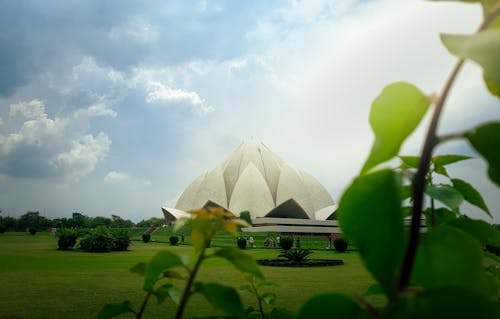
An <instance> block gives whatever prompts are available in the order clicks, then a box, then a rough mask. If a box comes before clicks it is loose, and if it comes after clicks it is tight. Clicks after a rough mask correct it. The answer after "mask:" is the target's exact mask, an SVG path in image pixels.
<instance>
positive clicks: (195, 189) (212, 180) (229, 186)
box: [162, 141, 337, 220]
mask: <svg viewBox="0 0 500 319" xmlns="http://www.w3.org/2000/svg"><path fill="white" fill-rule="evenodd" d="M208 204H209V205H211V206H212V205H218V206H221V207H223V208H225V209H228V210H229V211H231V212H233V213H234V214H236V215H239V214H240V213H241V212H242V211H249V212H250V215H251V217H252V218H258V217H275V216H279V217H280V218H287V217H288V218H307V219H312V220H326V219H331V218H330V216H331V215H332V214H333V213H334V212H335V211H336V208H337V205H335V203H334V201H333V199H332V197H331V196H330V194H329V193H328V191H327V190H326V189H325V187H323V185H321V184H320V183H319V182H318V181H317V180H316V179H315V178H314V177H313V176H312V175H310V174H308V173H306V172H304V171H302V170H298V169H295V168H293V167H292V166H290V165H288V164H286V163H285V162H284V161H283V160H282V159H281V158H280V157H279V156H277V155H276V154H274V153H273V152H272V151H271V150H270V149H269V148H268V147H267V146H266V145H264V144H263V143H258V142H255V141H247V142H244V143H242V144H241V145H240V146H239V147H238V148H237V149H236V150H235V151H233V152H232V153H231V154H230V155H229V156H228V157H227V158H226V160H225V161H224V162H223V163H222V164H221V165H220V166H218V167H216V168H215V169H213V170H212V171H210V172H207V173H205V174H203V175H201V176H199V177H198V178H196V179H195V180H194V181H193V182H192V183H191V184H190V185H189V186H188V187H187V188H186V189H185V190H184V192H183V193H182V194H181V196H180V197H179V200H178V201H177V204H176V205H175V209H169V208H167V207H162V209H163V211H164V213H165V214H167V213H170V214H171V215H173V217H178V216H174V215H179V211H180V212H182V211H188V210H193V209H198V208H201V207H204V206H206V205H208ZM287 211H290V215H289V216H287V213H286V212H287Z"/></svg>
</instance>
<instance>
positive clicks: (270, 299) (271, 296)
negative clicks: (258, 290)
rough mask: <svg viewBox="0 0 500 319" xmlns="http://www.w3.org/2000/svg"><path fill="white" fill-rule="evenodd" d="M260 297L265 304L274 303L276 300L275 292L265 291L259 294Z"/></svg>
mask: <svg viewBox="0 0 500 319" xmlns="http://www.w3.org/2000/svg"><path fill="white" fill-rule="evenodd" d="M261 298H262V300H263V301H264V302H265V303H266V304H267V305H274V302H275V301H276V294H275V293H272V292H266V293H263V294H262V295H261Z"/></svg>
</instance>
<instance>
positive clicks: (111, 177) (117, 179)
mask: <svg viewBox="0 0 500 319" xmlns="http://www.w3.org/2000/svg"><path fill="white" fill-rule="evenodd" d="M129 180H130V176H129V175H127V174H125V173H121V172H117V171H110V172H109V173H108V174H107V175H106V176H104V182H105V183H108V184H117V183H123V182H127V181H129Z"/></svg>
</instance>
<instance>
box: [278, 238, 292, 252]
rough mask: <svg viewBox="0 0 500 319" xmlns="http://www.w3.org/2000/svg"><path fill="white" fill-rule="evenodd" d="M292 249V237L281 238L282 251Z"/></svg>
mask: <svg viewBox="0 0 500 319" xmlns="http://www.w3.org/2000/svg"><path fill="white" fill-rule="evenodd" d="M292 247H293V238H292V237H283V238H281V248H282V249H283V250H290V248H292Z"/></svg>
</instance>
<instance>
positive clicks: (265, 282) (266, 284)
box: [257, 280, 279, 288]
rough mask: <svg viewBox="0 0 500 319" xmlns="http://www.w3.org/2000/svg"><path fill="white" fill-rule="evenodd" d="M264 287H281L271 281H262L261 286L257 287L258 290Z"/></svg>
mask: <svg viewBox="0 0 500 319" xmlns="http://www.w3.org/2000/svg"><path fill="white" fill-rule="evenodd" d="M264 286H275V287H278V286H279V285H278V284H277V283H275V282H274V281H270V280H261V281H260V282H259V284H258V285H257V288H260V287H264Z"/></svg>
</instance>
